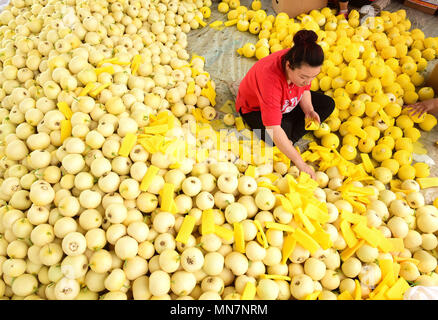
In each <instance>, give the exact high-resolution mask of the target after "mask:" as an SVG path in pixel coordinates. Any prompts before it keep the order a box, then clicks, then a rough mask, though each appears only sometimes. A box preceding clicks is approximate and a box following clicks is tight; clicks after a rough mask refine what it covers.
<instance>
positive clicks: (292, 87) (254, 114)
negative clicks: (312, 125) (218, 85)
mask: <svg viewBox="0 0 438 320" xmlns="http://www.w3.org/2000/svg"><path fill="white" fill-rule="evenodd" d="M317 38H318V36H317V35H316V33H315V32H313V31H310V30H301V31H298V32H297V33H296V34H295V36H294V39H293V40H294V46H293V47H292V48H291V49H284V50H280V51H277V52H275V53H273V54H271V55H269V56H267V57H265V58H263V59H261V60H259V61H257V62H256V63H255V64H254V65H253V66H252V67H251V69H250V70H249V71H248V73H247V74H246V76H245V77H244V78H243V80H242V82H241V83H240V85H239V91H238V93H237V98H236V111H237V112H239V113H240V114H241V115H242V118H243V119H244V120H245V122H246V123H247V124H248V125H249V126H250V127H251V129H253V130H254V131H255V133H256V134H257V135H258V136H259V138H260V139H263V140H264V141H265V142H266V143H268V144H271V145H272V142H273V143H274V144H275V145H276V146H277V148H278V149H279V150H280V151H281V152H283V153H284V154H285V155H286V156H287V157H288V158H289V159H290V160H291V161H292V162H293V163H294V164H295V166H297V168H298V169H299V170H300V171H303V172H306V173H308V174H309V175H310V176H311V177H312V178H315V173H314V171H313V169H312V168H311V167H310V166H309V165H307V164H306V163H305V162H304V160H303V159H302V158H301V156H300V154H299V153H298V152H297V150H296V149H295V148H294V146H293V143H295V142H297V141H298V140H299V139H300V138H301V137H302V136H303V135H304V134H305V133H306V132H307V131H306V130H305V127H304V122H305V118H310V119H313V120H314V121H316V122H317V123H320V122H322V121H324V120H325V119H327V117H328V116H329V115H330V114H331V113H332V112H333V109H334V107H335V103H334V101H333V99H332V98H330V97H329V96H326V95H324V94H323V93H319V92H314V91H310V83H311V81H312V80H313V79H314V78H315V77H316V76H317V75H318V74H319V73H320V71H321V65H322V63H323V61H324V52H323V51H322V48H321V47H320V46H319V45H318V44H317V43H316V40H317ZM297 106H299V108H297ZM265 130H266V131H267V132H268V135H266V134H265Z"/></svg>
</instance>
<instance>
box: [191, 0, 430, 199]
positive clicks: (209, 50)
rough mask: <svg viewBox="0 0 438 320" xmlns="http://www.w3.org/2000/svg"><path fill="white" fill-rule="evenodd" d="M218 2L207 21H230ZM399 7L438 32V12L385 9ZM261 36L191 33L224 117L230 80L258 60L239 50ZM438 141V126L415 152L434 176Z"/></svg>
mask: <svg viewBox="0 0 438 320" xmlns="http://www.w3.org/2000/svg"><path fill="white" fill-rule="evenodd" d="M251 2H252V0H241V4H242V5H245V6H247V7H250V5H251ZM218 3H219V2H218V0H216V1H213V5H212V14H211V17H210V18H209V19H208V21H207V22H208V23H211V22H213V21H215V20H222V21H226V17H225V16H224V15H223V14H222V13H219V12H218V11H217V5H218ZM262 4H263V6H262V8H263V9H264V10H266V11H267V13H268V14H274V15H275V12H274V11H273V9H272V7H271V0H262ZM353 8H354V7H351V9H353ZM399 9H404V10H406V13H407V17H408V18H409V19H410V21H411V23H412V28H411V29H414V28H419V29H421V30H422V31H423V32H424V34H425V36H426V37H430V36H434V37H436V36H438V16H436V15H435V16H433V15H430V14H426V13H423V12H421V11H418V10H416V9H413V8H409V7H406V6H404V5H403V2H402V1H400V0H391V2H390V4H389V5H388V6H387V7H386V8H384V10H386V11H391V12H394V11H397V10H399ZM257 39H258V38H257V36H255V35H252V34H249V33H248V32H245V33H242V32H239V31H237V30H236V28H235V27H228V28H224V29H223V30H221V31H218V30H215V29H212V28H210V27H205V28H201V29H198V30H193V31H191V32H190V34H189V37H188V42H189V47H188V51H189V53H191V54H198V55H201V56H203V57H205V59H206V63H205V69H206V71H208V72H209V73H210V75H211V77H212V79H213V80H214V81H215V83H216V92H217V98H216V101H217V105H216V109H217V110H218V113H219V115H218V117H219V118H222V117H223V113H221V112H220V111H219V109H220V107H221V106H222V105H223V104H224V102H225V101H226V100H233V95H232V94H231V92H230V90H229V85H228V84H229V83H231V82H233V81H236V80H239V79H241V78H242V77H243V76H244V75H245V74H246V72H247V71H248V70H249V69H250V68H251V66H252V65H253V64H254V63H255V62H256V60H255V59H247V58H244V57H240V56H239V55H238V54H237V52H236V50H237V49H238V48H240V47H242V46H243V45H244V44H245V43H246V42H248V41H250V42H253V43H255V42H256V41H257ZM437 62H438V59H435V60H433V61H430V62H429V64H428V67H427V69H426V70H425V71H424V72H423V75H424V76H425V78H427V76H428V74H429V73H430V71H431V70H432V69H433V67H434V66H435V64H436V63H437ZM231 130H233V129H231ZM302 140H303V139H302ZM437 141H438V126H437V127H435V128H434V129H433V130H432V131H431V132H422V137H421V138H420V140H419V144H418V146H419V148H417V149H416V152H417V153H414V155H413V156H414V160H415V161H419V162H427V163H429V165H430V167H431V176H434V177H438V166H437V165H435V162H438V146H437V145H436V142H437ZM300 142H302V141H300ZM300 142H298V144H300ZM305 144H306V143H305ZM421 149H423V150H421ZM424 195H425V198H426V202H427V203H430V202H432V201H433V200H434V199H435V198H436V197H437V196H438V188H430V189H426V190H424Z"/></svg>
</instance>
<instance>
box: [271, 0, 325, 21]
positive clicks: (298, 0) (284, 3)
mask: <svg viewBox="0 0 438 320" xmlns="http://www.w3.org/2000/svg"><path fill="white" fill-rule="evenodd" d="M324 7H327V0H272V8H273V9H274V11H275V12H276V13H280V12H286V13H287V14H288V15H289V17H290V18H295V17H296V16H298V15H300V14H302V13H308V12H310V11H312V10H314V9H321V8H324Z"/></svg>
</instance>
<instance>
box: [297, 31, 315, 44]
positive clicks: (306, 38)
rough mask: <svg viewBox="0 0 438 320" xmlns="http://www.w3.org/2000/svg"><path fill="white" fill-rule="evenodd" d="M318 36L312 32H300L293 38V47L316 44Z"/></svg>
mask: <svg viewBox="0 0 438 320" xmlns="http://www.w3.org/2000/svg"><path fill="white" fill-rule="evenodd" d="M316 40H318V35H317V34H316V33H315V32H314V31H312V30H300V31H298V32H297V33H296V34H295V36H294V44H295V45H305V44H312V43H316Z"/></svg>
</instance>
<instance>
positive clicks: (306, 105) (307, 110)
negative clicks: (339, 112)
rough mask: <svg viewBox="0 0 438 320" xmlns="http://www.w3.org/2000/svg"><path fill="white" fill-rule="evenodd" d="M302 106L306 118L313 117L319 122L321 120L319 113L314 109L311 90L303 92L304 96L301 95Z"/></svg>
mask: <svg viewBox="0 0 438 320" xmlns="http://www.w3.org/2000/svg"><path fill="white" fill-rule="evenodd" d="M300 107H301V109H302V110H303V112H304V115H305V117H306V118H310V119H313V120H315V121H316V122H318V123H320V122H321V120H320V119H319V115H318V113H316V112H315V110H314V109H313V104H312V95H311V93H310V91H309V90H306V91H304V92H303V96H302V97H301V101H300Z"/></svg>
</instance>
